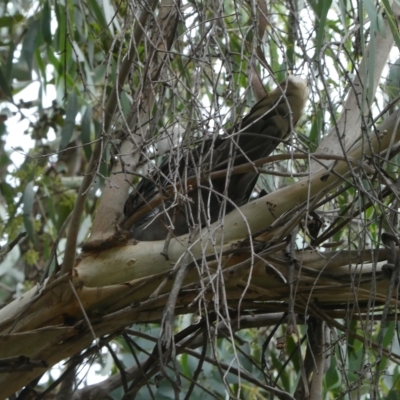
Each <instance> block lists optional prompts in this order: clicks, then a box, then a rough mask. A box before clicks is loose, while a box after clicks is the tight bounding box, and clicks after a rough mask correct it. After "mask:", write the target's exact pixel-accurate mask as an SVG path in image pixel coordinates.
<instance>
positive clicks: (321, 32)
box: [315, 0, 332, 58]
mask: <svg viewBox="0 0 400 400" xmlns="http://www.w3.org/2000/svg"><path fill="white" fill-rule="evenodd" d="M331 4H332V0H324V1H321V2H318V7H317V8H316V11H317V16H318V18H319V24H318V32H317V37H316V49H315V57H316V58H319V55H320V52H321V47H322V43H323V41H324V37H325V25H326V17H327V15H328V11H329V9H330V7H331Z"/></svg>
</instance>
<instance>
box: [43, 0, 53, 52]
mask: <svg viewBox="0 0 400 400" xmlns="http://www.w3.org/2000/svg"><path fill="white" fill-rule="evenodd" d="M50 24H51V10H50V5H49V2H48V1H45V2H44V4H43V10H42V14H41V18H40V31H41V33H42V37H43V40H44V41H45V42H46V43H47V44H51V40H52V37H51V27H50Z"/></svg>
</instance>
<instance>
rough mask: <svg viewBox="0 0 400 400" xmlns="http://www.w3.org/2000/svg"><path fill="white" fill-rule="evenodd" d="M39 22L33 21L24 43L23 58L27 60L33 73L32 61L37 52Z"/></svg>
mask: <svg viewBox="0 0 400 400" xmlns="http://www.w3.org/2000/svg"><path fill="white" fill-rule="evenodd" d="M39 23H40V21H39V20H33V19H32V20H31V21H30V24H29V27H28V30H27V32H26V34H25V37H24V41H23V43H22V50H21V57H22V58H23V59H24V60H25V62H26V63H27V65H28V68H29V70H30V71H32V59H33V54H34V53H35V50H36V37H37V35H38V32H39Z"/></svg>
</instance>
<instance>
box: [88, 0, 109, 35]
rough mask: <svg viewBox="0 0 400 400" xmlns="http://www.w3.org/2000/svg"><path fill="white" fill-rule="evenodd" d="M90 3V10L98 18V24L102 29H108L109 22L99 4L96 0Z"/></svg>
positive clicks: (90, 0)
mask: <svg viewBox="0 0 400 400" xmlns="http://www.w3.org/2000/svg"><path fill="white" fill-rule="evenodd" d="M88 3H89V7H90V10H91V11H92V12H93V13H94V15H95V16H96V21H97V23H98V24H99V25H100V26H101V27H102V29H107V21H106V19H105V18H104V14H103V11H102V9H101V8H100V7H99V4H98V3H97V1H96V0H89V1H88Z"/></svg>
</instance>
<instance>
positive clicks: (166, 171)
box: [124, 76, 308, 240]
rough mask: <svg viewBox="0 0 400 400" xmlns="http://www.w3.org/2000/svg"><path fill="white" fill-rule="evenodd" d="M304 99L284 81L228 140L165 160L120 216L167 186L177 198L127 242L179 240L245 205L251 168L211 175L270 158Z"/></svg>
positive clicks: (303, 88) (292, 82)
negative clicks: (176, 188)
mask: <svg viewBox="0 0 400 400" xmlns="http://www.w3.org/2000/svg"><path fill="white" fill-rule="evenodd" d="M307 94H308V91H307V84H306V81H305V80H303V79H301V78H298V77H294V76H289V77H288V78H287V79H285V80H284V81H283V82H281V83H280V85H279V86H278V87H277V88H276V89H275V90H273V91H272V92H270V93H268V94H267V95H266V96H265V97H264V98H263V99H262V100H260V101H259V102H258V103H257V104H256V105H255V106H254V107H253V108H252V109H251V110H250V112H249V114H248V115H247V116H246V117H244V118H243V120H242V122H241V123H240V124H238V125H237V126H236V127H234V128H233V129H232V130H231V131H230V133H229V134H228V135H226V136H223V137H221V136H219V137H217V138H209V139H206V140H204V141H203V142H202V144H201V145H199V146H197V147H196V148H194V149H191V150H187V151H185V152H183V153H181V156H180V158H179V160H176V159H175V160H174V162H170V161H171V160H173V158H171V160H165V161H164V163H163V164H162V165H161V166H160V168H158V169H157V170H156V171H155V172H154V173H153V174H152V175H151V177H150V179H142V181H141V182H140V183H139V184H138V186H137V188H136V190H135V191H134V192H133V193H132V194H131V195H130V196H129V198H128V200H127V202H126V204H125V210H124V212H125V217H126V218H129V217H130V216H131V215H133V214H134V213H135V212H136V211H137V210H139V209H140V208H141V207H142V206H143V205H145V204H146V202H149V201H150V200H151V199H152V198H153V197H154V196H156V195H157V194H159V193H161V192H162V190H163V189H165V188H166V187H167V186H170V185H174V184H176V183H177V182H179V183H180V185H179V188H180V189H179V192H180V194H179V193H178V191H175V195H172V196H171V197H170V198H169V199H167V200H166V201H165V202H164V203H161V204H159V205H157V206H156V207H155V208H153V209H152V210H151V211H149V212H147V214H145V215H144V216H143V217H142V218H141V219H140V220H138V221H136V222H135V223H134V224H133V225H132V226H131V227H129V230H130V233H131V235H132V237H134V238H135V239H137V240H162V239H165V238H166V237H167V235H168V232H170V231H171V232H172V233H173V235H175V236H180V235H183V234H185V233H187V232H188V231H189V226H193V225H195V224H197V223H198V221H199V220H200V221H201V225H202V226H203V225H205V223H206V221H209V222H210V223H213V222H215V221H216V220H217V219H218V218H219V217H220V216H222V215H224V213H228V212H230V211H232V210H233V209H234V208H235V207H240V206H242V205H243V204H245V203H247V202H248V200H249V198H250V196H251V193H252V191H253V189H254V185H255V184H256V181H257V178H258V173H257V171H256V169H253V170H252V171H250V172H245V173H240V174H232V175H230V174H228V175H230V176H224V177H218V178H213V179H211V178H210V173H211V172H215V171H221V170H228V171H229V170H230V169H231V168H232V167H234V166H238V165H242V164H245V163H249V162H252V161H255V160H257V159H260V158H262V157H266V156H268V155H269V154H271V153H272V152H273V151H274V149H275V148H276V146H277V145H278V144H279V143H280V141H282V140H283V139H284V138H285V137H286V136H287V135H288V134H289V133H290V131H291V130H292V128H293V127H294V125H295V124H296V123H297V122H298V120H299V119H300V117H301V114H302V111H303V108H304V105H305V102H306V100H307ZM204 176H205V177H206V179H204ZM191 177H197V182H196V183H197V184H196V185H187V184H185V183H187V180H188V178H191ZM207 177H208V179H207ZM201 178H203V179H202V180H201V181H200V179H201ZM193 186H195V187H194V188H193ZM198 186H199V187H200V190H199V189H198ZM223 193H225V195H223ZM224 198H225V199H227V201H226V202H224V201H223V199H224ZM199 215H200V218H199Z"/></svg>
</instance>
